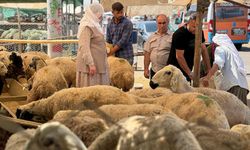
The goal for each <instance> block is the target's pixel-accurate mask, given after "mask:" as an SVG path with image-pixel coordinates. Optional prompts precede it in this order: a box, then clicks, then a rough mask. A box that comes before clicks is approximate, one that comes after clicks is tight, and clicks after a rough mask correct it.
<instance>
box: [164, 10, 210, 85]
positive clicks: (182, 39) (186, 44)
mask: <svg viewBox="0 0 250 150" xmlns="http://www.w3.org/2000/svg"><path fill="white" fill-rule="evenodd" d="M195 26H196V13H194V14H191V16H190V18H189V21H188V22H187V24H185V25H184V26H182V27H180V28H179V29H177V30H176V31H175V32H174V34H173V38H172V47H171V52H170V54H169V59H168V62H167V64H168V65H169V64H171V65H174V66H176V67H177V68H179V69H180V70H181V71H182V73H183V75H184V76H185V77H186V79H187V80H188V81H189V82H190V81H191V80H192V79H193V74H192V69H193V66H194V49H195ZM204 42H205V38H204V34H203V32H202V43H201V48H202V51H201V53H202V58H203V62H204V64H205V66H206V71H207V72H206V73H208V71H209V70H210V69H211V65H210V61H209V56H208V52H207V48H206V45H205V44H204Z"/></svg>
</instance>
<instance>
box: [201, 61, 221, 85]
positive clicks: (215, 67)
mask: <svg viewBox="0 0 250 150" xmlns="http://www.w3.org/2000/svg"><path fill="white" fill-rule="evenodd" d="M218 69H219V66H218V65H217V64H215V63H214V64H213V66H212V68H211V69H210V71H209V72H208V74H207V75H206V76H205V77H204V78H202V84H203V86H204V87H208V86H209V80H210V78H211V77H212V76H213V75H214V74H215V72H216V71H217V70H218Z"/></svg>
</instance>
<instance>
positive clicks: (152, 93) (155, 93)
mask: <svg viewBox="0 0 250 150" xmlns="http://www.w3.org/2000/svg"><path fill="white" fill-rule="evenodd" d="M169 93H172V91H170V90H169V89H166V88H156V89H151V88H144V89H138V90H130V91H129V92H128V94H132V95H136V96H139V97H141V98H156V97H160V96H163V95H167V94H169Z"/></svg>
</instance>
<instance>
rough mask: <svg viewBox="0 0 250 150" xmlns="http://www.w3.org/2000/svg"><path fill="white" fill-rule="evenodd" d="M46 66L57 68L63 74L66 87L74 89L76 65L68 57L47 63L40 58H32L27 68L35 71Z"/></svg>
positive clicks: (54, 59)
mask: <svg viewBox="0 0 250 150" xmlns="http://www.w3.org/2000/svg"><path fill="white" fill-rule="evenodd" d="M47 65H50V66H55V67H58V68H59V69H60V70H61V72H62V73H63V75H64V77H65V79H66V81H67V83H68V86H69V87H75V84H76V83H75V82H76V63H75V62H74V61H73V60H72V59H71V58H70V57H57V58H53V59H50V60H47V61H45V60H43V59H42V58H40V57H33V58H32V62H31V63H30V65H29V66H30V67H31V68H33V69H35V71H37V70H39V69H41V68H42V67H44V66H47Z"/></svg>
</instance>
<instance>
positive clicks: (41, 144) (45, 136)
mask: <svg viewBox="0 0 250 150" xmlns="http://www.w3.org/2000/svg"><path fill="white" fill-rule="evenodd" d="M25 149H35V150H43V149H47V150H59V149H60V150H72V149H76V150H78V149H79V150H80V149H81V150H87V148H86V146H85V145H84V144H83V143H82V141H81V140H80V139H79V138H78V137H77V136H76V135H75V134H74V133H73V132H72V131H70V130H69V129H68V128H67V127H66V126H64V125H63V124H61V123H59V122H49V123H45V124H43V125H41V126H40V127H39V128H38V129H37V130H36V133H35V135H34V137H33V138H32V139H31V140H30V141H28V142H27V144H26V147H25Z"/></svg>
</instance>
